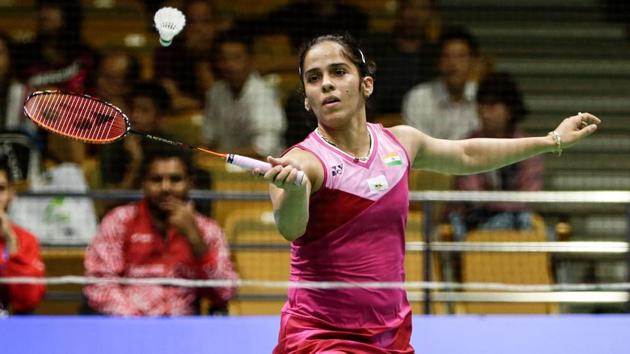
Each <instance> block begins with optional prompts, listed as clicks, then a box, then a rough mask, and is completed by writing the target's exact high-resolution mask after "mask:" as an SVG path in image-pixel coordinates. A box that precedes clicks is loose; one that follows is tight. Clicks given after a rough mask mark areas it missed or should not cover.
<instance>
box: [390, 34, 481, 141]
mask: <svg viewBox="0 0 630 354" xmlns="http://www.w3.org/2000/svg"><path fill="white" fill-rule="evenodd" d="M439 53H440V57H439V60H438V69H439V72H440V76H439V77H438V78H436V79H434V80H432V81H430V82H426V83H422V84H419V85H417V86H415V87H414V88H412V89H411V90H410V91H409V92H407V94H406V95H405V97H404V99H403V107H402V113H403V119H404V121H405V123H406V124H408V125H411V126H413V127H415V128H417V129H419V130H421V131H422V132H424V133H426V134H428V135H430V136H432V137H434V138H440V139H464V138H466V137H467V136H469V135H470V134H471V133H472V132H473V131H475V130H476V129H477V128H478V127H479V119H478V117H477V106H476V103H475V94H476V91H477V83H476V82H474V81H472V80H471V79H470V77H471V76H472V75H473V73H474V68H475V65H476V59H477V57H478V54H479V53H478V46H477V41H476V40H475V38H474V37H473V36H472V35H471V34H470V33H469V32H468V31H467V30H465V29H463V28H452V29H450V30H448V31H445V32H444V34H443V35H442V37H441V38H440V42H439Z"/></svg>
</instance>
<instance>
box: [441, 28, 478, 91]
mask: <svg viewBox="0 0 630 354" xmlns="http://www.w3.org/2000/svg"><path fill="white" fill-rule="evenodd" d="M473 66H474V57H473V55H472V52H471V50H470V47H469V46H468V43H467V42H466V41H463V40H451V41H448V42H446V43H445V44H444V46H443V48H442V54H441V56H440V72H441V73H442V77H443V78H444V80H445V81H446V85H447V86H448V87H449V88H454V89H459V90H461V89H463V87H464V86H465V85H466V81H467V80H468V78H469V77H470V74H471V72H472V69H473Z"/></svg>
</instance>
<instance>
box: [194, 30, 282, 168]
mask: <svg viewBox="0 0 630 354" xmlns="http://www.w3.org/2000/svg"><path fill="white" fill-rule="evenodd" d="M213 48H214V49H215V50H216V58H215V63H216V72H217V74H218V75H219V80H218V81H216V82H215V83H214V84H213V85H212V87H211V88H210V90H208V92H207V94H206V114H205V122H204V132H203V135H204V140H205V141H206V143H207V144H209V145H211V146H213V147H215V148H217V149H219V150H221V151H229V152H231V153H239V154H243V155H249V156H258V157H261V156H267V155H274V154H276V153H278V152H280V150H281V149H282V148H283V143H282V134H283V133H284V130H285V127H286V119H285V116H284V111H283V110H282V106H281V104H280V100H279V99H278V97H277V94H276V91H275V90H274V88H273V87H271V86H270V85H269V84H267V83H266V82H265V81H264V80H263V79H262V78H261V77H260V75H259V74H258V73H257V72H256V71H254V69H253V66H252V43H251V38H250V37H249V36H246V35H243V34H239V33H237V32H224V33H222V34H220V35H219V36H217V38H216V39H215V43H214V44H213Z"/></svg>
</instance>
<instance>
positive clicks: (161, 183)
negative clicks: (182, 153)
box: [142, 158, 191, 212]
mask: <svg viewBox="0 0 630 354" xmlns="http://www.w3.org/2000/svg"><path fill="white" fill-rule="evenodd" d="M190 187H191V181H190V178H189V176H188V174H187V173H186V167H185V165H184V163H183V162H182V161H181V160H180V159H178V158H166V159H156V160H155V161H153V162H152V163H151V165H150V166H149V168H148V170H147V176H145V177H144V182H143V184H142V188H143V190H144V196H145V197H146V199H147V201H148V203H149V207H151V208H153V209H154V210H159V211H161V212H164V211H165V209H164V208H163V207H162V204H163V203H164V202H165V201H166V200H167V199H168V198H171V197H175V198H177V199H180V200H186V199H188V192H189V191H190Z"/></svg>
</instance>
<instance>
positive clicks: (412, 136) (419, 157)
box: [391, 113, 601, 174]
mask: <svg viewBox="0 0 630 354" xmlns="http://www.w3.org/2000/svg"><path fill="white" fill-rule="evenodd" d="M600 123H601V120H600V119H599V118H597V117H595V116H594V115H592V114H590V113H580V114H578V115H575V116H571V117H568V118H566V119H564V120H563V121H562V122H561V123H560V124H559V125H558V127H557V128H556V129H555V130H553V131H552V132H550V133H549V134H548V135H546V136H543V137H528V138H514V139H490V138H475V139H466V140H442V139H435V138H432V137H430V136H428V135H426V134H424V133H422V132H420V131H418V130H417V129H414V128H411V127H408V126H397V127H393V128H391V130H392V132H393V133H394V134H395V135H396V136H397V137H398V138H399V139H400V141H401V142H402V143H403V145H404V146H405V147H406V148H407V151H409V155H410V157H411V158H412V159H413V161H414V164H413V167H414V168H418V169H424V170H431V171H436V172H441V173H448V174H473V173H480V172H484V171H489V170H493V169H496V168H500V167H502V166H506V165H510V164H512V163H515V162H518V161H521V160H524V159H527V158H529V157H531V156H534V155H538V154H542V153H546V152H557V153H560V152H561V151H562V149H565V148H568V147H570V146H572V145H574V144H576V143H577V142H578V141H580V140H582V139H584V138H585V137H587V136H589V135H591V134H592V133H594V132H595V131H596V130H597V126H598V125H599V124H600Z"/></svg>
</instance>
